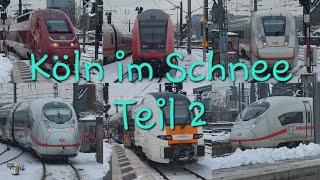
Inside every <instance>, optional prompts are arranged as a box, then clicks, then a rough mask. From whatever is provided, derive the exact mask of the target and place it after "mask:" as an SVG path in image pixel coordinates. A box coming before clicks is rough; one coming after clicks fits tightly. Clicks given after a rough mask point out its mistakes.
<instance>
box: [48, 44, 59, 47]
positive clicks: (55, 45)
mask: <svg viewBox="0 0 320 180" xmlns="http://www.w3.org/2000/svg"><path fill="white" fill-rule="evenodd" d="M50 46H51V47H59V44H58V43H50Z"/></svg>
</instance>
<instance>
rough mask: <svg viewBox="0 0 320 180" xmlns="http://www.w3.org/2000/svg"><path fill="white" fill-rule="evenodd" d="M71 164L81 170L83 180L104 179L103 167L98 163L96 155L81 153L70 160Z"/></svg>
mask: <svg viewBox="0 0 320 180" xmlns="http://www.w3.org/2000/svg"><path fill="white" fill-rule="evenodd" d="M70 162H71V163H72V164H73V165H74V166H75V167H76V168H77V169H78V170H81V171H79V173H80V176H81V177H82V178H81V179H90V180H101V179H103V177H104V174H103V165H102V164H100V163H98V162H97V161H96V153H80V152H79V153H78V156H77V157H75V158H73V159H70ZM58 179H60V178H58Z"/></svg>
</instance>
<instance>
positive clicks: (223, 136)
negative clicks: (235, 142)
mask: <svg viewBox="0 0 320 180" xmlns="http://www.w3.org/2000/svg"><path fill="white" fill-rule="evenodd" d="M203 136H204V139H205V140H211V141H212V142H219V141H228V140H229V137H230V133H213V134H211V133H203Z"/></svg>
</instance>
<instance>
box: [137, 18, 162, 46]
mask: <svg viewBox="0 0 320 180" xmlns="http://www.w3.org/2000/svg"><path fill="white" fill-rule="evenodd" d="M139 26H140V41H141V49H142V50H150V49H152V50H160V51H161V50H163V51H164V52H165V49H166V39H167V26H168V22H167V21H142V22H140V23H139Z"/></svg>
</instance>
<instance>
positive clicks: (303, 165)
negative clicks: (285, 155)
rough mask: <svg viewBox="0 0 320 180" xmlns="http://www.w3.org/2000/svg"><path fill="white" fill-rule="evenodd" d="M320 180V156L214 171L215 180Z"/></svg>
mask: <svg viewBox="0 0 320 180" xmlns="http://www.w3.org/2000/svg"><path fill="white" fill-rule="evenodd" d="M218 179H219V180H225V179H228V180H229V179H230V180H232V179H320V155H318V156H312V157H307V158H300V159H292V160H285V161H279V162H276V163H271V164H258V165H249V166H241V167H237V168H229V169H220V170H214V171H213V180H218Z"/></svg>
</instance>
